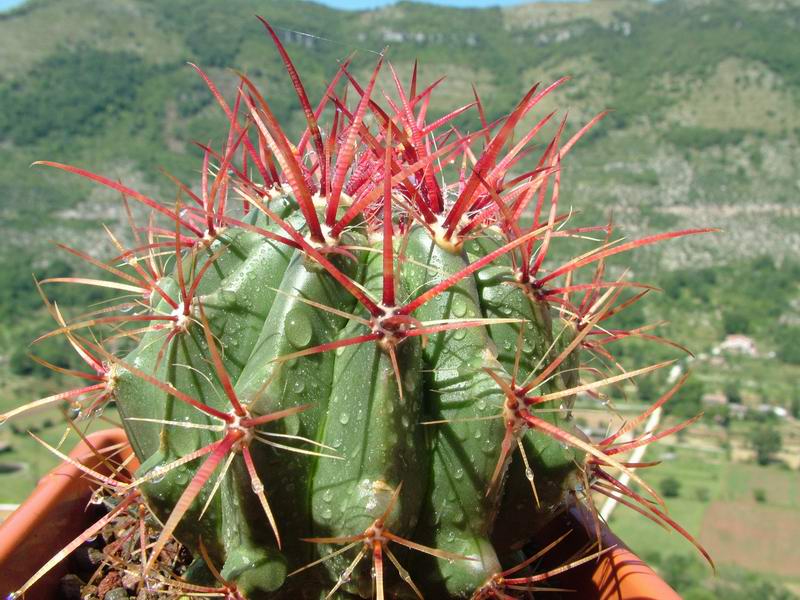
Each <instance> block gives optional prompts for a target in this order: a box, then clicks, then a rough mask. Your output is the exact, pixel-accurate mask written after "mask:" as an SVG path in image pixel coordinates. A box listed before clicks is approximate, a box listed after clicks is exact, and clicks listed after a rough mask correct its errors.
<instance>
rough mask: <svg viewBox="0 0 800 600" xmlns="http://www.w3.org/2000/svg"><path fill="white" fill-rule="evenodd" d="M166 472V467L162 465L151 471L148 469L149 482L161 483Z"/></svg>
mask: <svg viewBox="0 0 800 600" xmlns="http://www.w3.org/2000/svg"><path fill="white" fill-rule="evenodd" d="M166 474H167V471H166V469H164V467H163V466H159V467H155V468H154V469H153V470H152V471H150V473H149V475H151V477H150V483H161V482H162V481H164V476H165V475H166Z"/></svg>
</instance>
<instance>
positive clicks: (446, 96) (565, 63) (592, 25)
mask: <svg viewBox="0 0 800 600" xmlns="http://www.w3.org/2000/svg"><path fill="white" fill-rule="evenodd" d="M255 14H261V15H264V16H265V17H267V18H268V19H269V20H270V21H271V22H272V23H273V25H275V26H276V27H277V28H278V31H279V34H280V35H281V37H282V39H283V41H284V42H285V44H286V46H287V48H288V50H289V52H290V53H291V54H292V57H293V59H294V60H295V63H296V65H297V67H298V69H299V71H300V73H301V75H302V76H303V79H304V81H305V83H306V86H307V89H308V91H309V95H310V96H311V98H312V99H314V98H318V97H319V95H320V94H321V93H322V91H323V89H324V87H323V86H324V84H325V82H326V81H327V80H328V78H329V77H330V76H332V74H333V73H334V72H335V71H336V68H337V64H338V61H339V60H341V59H343V58H344V57H345V56H347V55H348V54H350V53H351V52H354V51H355V53H356V54H355V57H354V70H355V72H356V73H358V74H365V73H366V72H367V70H368V69H369V68H371V66H372V65H373V64H374V61H375V59H376V53H378V52H381V51H382V50H383V49H384V48H388V57H389V59H390V60H391V62H392V63H393V64H394V66H395V67H396V68H397V69H398V71H399V72H400V73H401V74H402V76H403V77H408V75H409V73H410V70H411V66H412V65H413V62H414V60H416V59H419V62H420V65H421V67H420V68H421V71H420V73H421V79H422V82H421V83H423V84H427V83H429V82H432V81H434V80H435V79H437V78H439V77H440V76H442V75H446V76H447V79H446V80H445V81H444V82H443V83H442V84H441V86H440V89H439V90H438V92H437V93H436V94H434V96H433V97H434V100H433V101H432V104H431V107H430V114H431V115H436V114H441V113H443V112H444V111H446V110H448V109H452V108H453V107H455V106H458V105H460V104H464V103H467V102H470V101H471V100H472V88H471V84H473V83H474V84H475V85H476V88H477V90H478V92H479V94H480V96H481V98H482V101H483V103H484V105H485V106H486V110H487V116H488V118H490V119H491V118H496V117H500V116H502V115H504V114H506V113H507V112H508V111H509V110H510V109H511V108H512V107H513V106H514V104H515V103H516V102H517V101H518V100H519V98H520V97H521V96H522V95H523V94H524V93H525V91H526V90H527V89H528V88H529V86H531V85H532V84H533V83H535V82H539V81H541V82H543V83H545V84H547V83H550V82H552V81H554V80H555V79H556V78H558V77H560V76H562V75H569V76H571V78H572V79H571V81H570V82H569V84H568V85H565V86H564V87H563V89H562V90H559V91H558V92H557V93H555V94H554V95H553V96H552V100H548V102H546V103H544V106H542V108H541V110H540V111H539V112H538V113H537V114H539V115H543V114H545V113H546V112H547V111H549V110H551V109H554V108H559V109H562V112H561V113H560V114H561V115H563V114H564V111H566V112H568V114H569V125H568V127H571V128H572V129H573V130H574V129H575V128H577V127H578V126H580V125H581V124H583V123H584V122H586V121H587V120H588V119H590V118H591V117H592V116H593V115H594V114H596V113H597V112H599V111H601V110H603V109H606V108H610V109H612V112H611V114H610V115H609V116H608V117H607V118H606V119H605V120H604V121H602V122H601V124H600V125H599V126H598V127H596V128H595V130H594V131H593V132H592V133H591V134H590V135H589V136H587V137H586V138H585V139H584V140H582V141H581V142H580V144H579V145H578V146H577V147H576V149H575V151H574V152H573V153H572V154H571V155H570V156H569V157H568V159H567V161H566V164H565V176H564V180H563V183H564V189H563V195H562V205H563V206H570V205H571V206H574V207H575V208H576V209H579V210H580V211H581V212H580V214H578V215H577V216H576V219H586V220H593V221H597V220H598V219H603V220H605V219H608V218H613V220H614V222H615V224H616V225H617V226H619V228H620V230H621V231H622V232H623V234H624V235H626V236H630V237H635V236H640V235H644V234H649V233H654V232H657V231H663V230H667V229H676V228H683V227H696V226H714V227H719V228H721V229H722V230H723V232H721V233H718V234H715V235H707V236H697V237H693V238H692V239H686V240H682V241H678V242H670V243H668V244H665V245H663V246H660V247H658V248H652V249H648V250H645V251H643V252H640V253H639V255H638V257H637V258H636V260H635V262H634V263H633V265H634V269H633V275H634V276H635V277H637V278H640V279H643V280H646V281H653V282H655V283H657V284H659V285H663V286H664V287H665V288H667V292H668V295H667V297H666V298H664V299H661V300H655V301H654V303H651V304H650V305H648V308H647V309H646V310H645V311H644V312H643V313H642V314H640V315H639V316H638V317H637V318H640V319H641V320H642V322H649V321H652V320H654V319H658V318H662V317H666V318H668V319H669V320H670V321H671V322H672V325H671V328H670V329H668V330H667V334H669V335H670V336H671V337H674V338H675V339H677V340H678V341H680V342H682V343H684V344H687V345H688V346H690V347H691V348H693V349H695V350H697V351H703V350H708V349H711V348H712V347H714V345H715V344H717V343H718V342H719V341H720V340H721V338H722V337H724V335H725V334H728V333H743V334H747V335H751V336H754V337H755V339H756V340H757V341H758V342H759V345H760V347H761V348H762V349H763V352H762V355H763V356H768V355H769V353H770V352H774V354H772V355H771V356H773V357H777V358H776V360H778V361H781V360H783V361H785V363H780V362H779V363H778V364H780V365H781V366H780V368H779V369H778V370H777V374H776V376H775V377H771V378H770V380H769V381H768V382H766V383H763V382H760V381H758V380H757V377H755V376H751V375H752V374H753V373H754V372H755V370H756V369H757V368H759V369H760V368H761V367H759V366H758V365H756V366H753V367H752V369H751V370H748V369H744V370H741V369H739V370H738V371H737V372H736V373H735V374H733V375H731V376H732V377H733V376H735V377H736V378H737V379H736V381H741V385H742V386H744V387H746V388H748V389H750V388H752V391H753V394H754V395H755V396H754V397H758V398H760V399H762V400H764V399H766V400H769V401H774V402H776V403H781V404H788V403H789V401H790V397H791V396H792V394H797V391H796V388H795V385H796V384H794V383H793V380H796V379H797V375H798V368H797V367H796V366H793V365H794V364H796V363H797V362H800V358H798V357H800V349H799V348H798V343H800V342H798V341H797V340H798V339H800V335H798V332H800V318H799V317H798V316H797V315H798V312H800V311H798V307H800V291H798V286H797V283H796V282H797V280H798V279H799V278H800V277H798V273H800V270H799V269H798V265H797V262H798V259H797V256H798V249H800V202H798V195H800V44H798V43H797V40H798V39H800V31H799V30H800V1H798V0H759V1H744V0H666V1H664V2H659V3H652V2H649V1H646V0H595V1H593V2H588V3H585V4H575V3H563V4H558V3H546V4H531V5H523V6H514V7H508V8H502V9H501V8H493V9H480V10H477V9H453V8H445V7H441V6H429V5H422V4H418V3H409V2H400V3H398V4H396V5H394V6H392V7H389V8H385V9H381V10H374V11H364V12H355V13H353V12H342V11H337V10H334V9H331V8H328V7H325V6H322V5H318V4H314V3H311V2H301V1H293V2H285V1H278V0H228V1H226V2H224V3H223V2H218V1H214V0H106V1H104V2H96V1H94V0H29V1H28V2H27V3H26V4H25V5H23V6H22V7H21V8H19V9H17V10H15V11H12V12H10V13H7V14H3V15H0V107H2V110H0V217H2V219H0V239H2V240H3V244H2V246H0V323H1V324H0V341H2V342H3V348H4V350H0V354H1V355H2V356H1V357H0V360H3V361H5V362H6V363H7V364H6V366H3V365H2V364H0V368H3V369H5V368H10V369H11V371H12V372H13V373H14V376H15V377H16V376H23V378H22V379H21V380H16V379H14V380H13V381H22V382H23V383H20V384H19V386H21V387H19V386H18V387H13V388H9V387H7V388H5V389H4V390H0V397H8V396H11V395H14V394H15V393H16V390H18V389H23V388H24V389H27V387H25V386H28V381H29V379H28V378H26V377H25V376H27V375H35V376H42V375H44V371H43V370H42V369H40V367H39V366H38V365H34V364H33V363H31V362H30V361H29V360H28V359H27V358H26V357H25V352H26V351H27V348H26V344H27V341H28V340H30V339H32V338H33V337H35V336H36V335H37V334H39V333H41V331H43V330H45V329H47V328H48V327H51V325H50V321H49V316H48V315H47V314H46V313H45V311H44V310H43V309H42V308H41V306H42V304H41V300H40V299H39V297H38V295H37V293H36V290H35V287H34V285H33V283H32V280H31V276H30V275H31V272H34V273H35V274H36V275H37V276H38V277H40V278H41V277H47V276H65V275H70V274H72V273H76V272H79V271H80V272H85V267H84V266H82V265H80V266H76V263H75V261H72V260H70V257H69V256H67V255H66V254H64V255H62V254H60V253H58V252H54V251H53V246H52V244H51V243H50V240H58V241H61V242H66V243H68V244H71V245H74V246H77V247H79V248H82V249H84V250H86V251H89V252H92V253H94V254H96V255H97V256H98V257H104V258H107V257H108V256H110V255H111V253H112V252H113V248H112V247H111V246H110V244H109V242H108V239H107V238H106V236H105V234H104V233H103V231H102V228H101V227H100V225H101V224H103V223H104V224H106V225H108V226H109V227H110V228H111V229H113V230H114V231H117V232H119V231H122V230H124V229H125V227H126V223H125V218H124V214H123V212H122V210H121V208H120V206H119V202H118V201H117V199H116V198H114V195H113V194H111V193H109V192H108V191H107V190H103V189H100V188H98V186H94V185H89V184H88V183H86V182H84V181H81V180H79V179H77V178H75V177H73V176H68V175H65V174H63V173H59V172H53V171H52V170H48V169H45V168H43V167H35V168H30V167H29V165H30V164H31V163H32V162H33V161H35V160H40V159H49V160H57V161H60V162H66V163H71V164H75V165H78V166H82V167H85V168H88V169H90V170H92V171H95V172H98V173H102V174H104V175H106V176H109V177H112V178H119V179H121V180H122V181H124V182H125V183H126V184H128V185H129V186H131V187H134V188H137V189H141V190H143V191H146V192H150V193H152V194H153V195H156V196H158V197H161V198H163V199H164V200H165V201H170V199H171V198H174V188H173V187H172V184H171V183H169V180H168V179H167V178H166V177H164V176H163V174H162V173H161V169H163V170H166V171H168V172H170V173H172V174H174V175H175V176H177V177H179V178H181V179H183V180H186V181H195V180H196V179H197V177H196V175H197V170H198V167H199V158H200V152H199V150H198V149H197V147H196V146H195V145H193V143H192V142H193V140H198V141H200V142H208V141H209V140H218V139H219V135H220V133H221V132H222V131H224V127H225V124H224V119H223V118H222V116H221V114H220V111H219V110H218V109H217V108H216V106H215V104H214V103H213V102H212V98H211V96H210V94H209V93H208V90H207V89H206V87H205V85H204V84H203V82H202V81H201V80H200V78H199V77H198V76H197V75H196V74H195V73H194V72H193V70H192V69H191V68H190V67H188V66H187V64H186V63H187V61H192V62H196V63H197V64H199V65H201V66H202V67H203V68H205V69H206V70H207V71H208V72H209V73H210V75H211V76H212V78H213V79H214V80H215V81H217V83H218V84H219V85H220V86H221V87H222V89H224V90H226V91H228V92H230V91H232V90H233V88H234V86H235V85H236V81H237V75H236V74H235V73H234V72H233V71H231V70H230V68H231V67H235V68H236V69H238V70H241V71H243V72H245V73H247V74H248V75H250V76H251V77H252V78H253V79H255V80H256V81H257V82H258V83H259V84H260V85H261V86H262V89H263V90H264V91H265V93H266V95H267V97H268V99H269V101H270V103H271V104H272V106H273V108H274V110H275V112H276V113H278V115H279V117H280V118H281V120H282V122H283V123H284V124H286V126H287V128H288V129H289V130H290V131H293V132H297V131H298V129H299V128H300V127H302V123H303V119H302V115H301V113H300V112H299V111H298V110H297V107H296V100H295V96H294V93H293V91H292V90H291V87H290V82H289V79H288V77H287V75H286V74H285V72H284V71H283V68H282V66H281V64H280V60H279V57H278V55H277V53H276V52H275V50H274V48H273V47H272V45H271V43H270V42H269V40H268V39H267V37H266V35H265V33H264V30H263V28H262V26H261V25H260V24H259V23H258V21H257V20H256V19H255V18H254V15H255ZM381 85H382V87H383V88H384V89H385V90H387V91H388V90H391V87H392V86H391V82H390V80H389V79H388V73H387V72H384V73H383V78H382V80H381ZM477 123H478V121H477V117H476V116H475V115H474V114H473V113H470V114H469V116H467V115H464V116H462V117H461V118H460V120H459V122H458V124H459V126H460V127H463V128H465V129H469V128H472V129H475V128H476V124H477ZM623 263H624V261H620V264H623ZM47 292H48V294H52V295H53V296H54V297H55V298H57V299H58V301H59V303H60V304H61V305H62V306H69V305H70V304H79V303H83V302H86V301H91V300H99V299H100V297H97V296H95V295H93V294H96V292H89V291H87V290H82V289H77V290H67V289H66V288H58V289H56V286H49V287H48V288H47ZM58 347H60V346H58V345H57V344H55V343H54V344H53V345H52V346H49V345H47V344H45V345H40V346H37V348H36V351H37V353H40V354H43V355H44V356H45V357H48V356H51V357H52V359H53V360H55V361H56V362H58V361H59V360H66V359H65V358H64V357H63V356H62V354H60V353H62V352H63V351H62V350H59V349H58ZM759 364H760V363H759ZM719 373H720V371H719V369H709V372H708V373H707V374H706V375H705V377H706V380H707V382H709V383H708V385H709V386H711V387H713V388H719V387H721V386H722V385H723V382H722V381H720V380H719V379H720V375H719ZM715 378H716V379H715ZM6 381H12V379H10V378H9V379H6ZM748 386H749V387H748Z"/></svg>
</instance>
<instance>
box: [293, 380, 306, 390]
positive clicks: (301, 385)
mask: <svg viewBox="0 0 800 600" xmlns="http://www.w3.org/2000/svg"><path fill="white" fill-rule="evenodd" d="M305 387H306V384H305V382H304V381H303V380H302V379H300V378H299V377H298V378H297V379H295V380H294V381H293V382H292V391H293V392H294V393H295V394H300V393H301V392H302V391H303V390H304V389H305Z"/></svg>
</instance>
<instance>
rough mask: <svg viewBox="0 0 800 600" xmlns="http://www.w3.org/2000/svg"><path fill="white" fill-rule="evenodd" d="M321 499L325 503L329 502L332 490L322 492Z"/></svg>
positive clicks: (331, 497) (331, 498)
mask: <svg viewBox="0 0 800 600" xmlns="http://www.w3.org/2000/svg"><path fill="white" fill-rule="evenodd" d="M322 499H323V500H324V501H325V502H330V501H331V500H333V490H325V491H324V492H322Z"/></svg>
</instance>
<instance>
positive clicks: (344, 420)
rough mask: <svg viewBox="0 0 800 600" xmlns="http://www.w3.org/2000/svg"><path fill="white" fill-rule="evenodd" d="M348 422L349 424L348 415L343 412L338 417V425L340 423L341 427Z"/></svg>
mask: <svg viewBox="0 0 800 600" xmlns="http://www.w3.org/2000/svg"><path fill="white" fill-rule="evenodd" d="M349 422H350V415H348V414H347V413H346V412H343V413H342V414H340V415H339V423H341V424H342V425H347V424H348V423H349Z"/></svg>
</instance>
